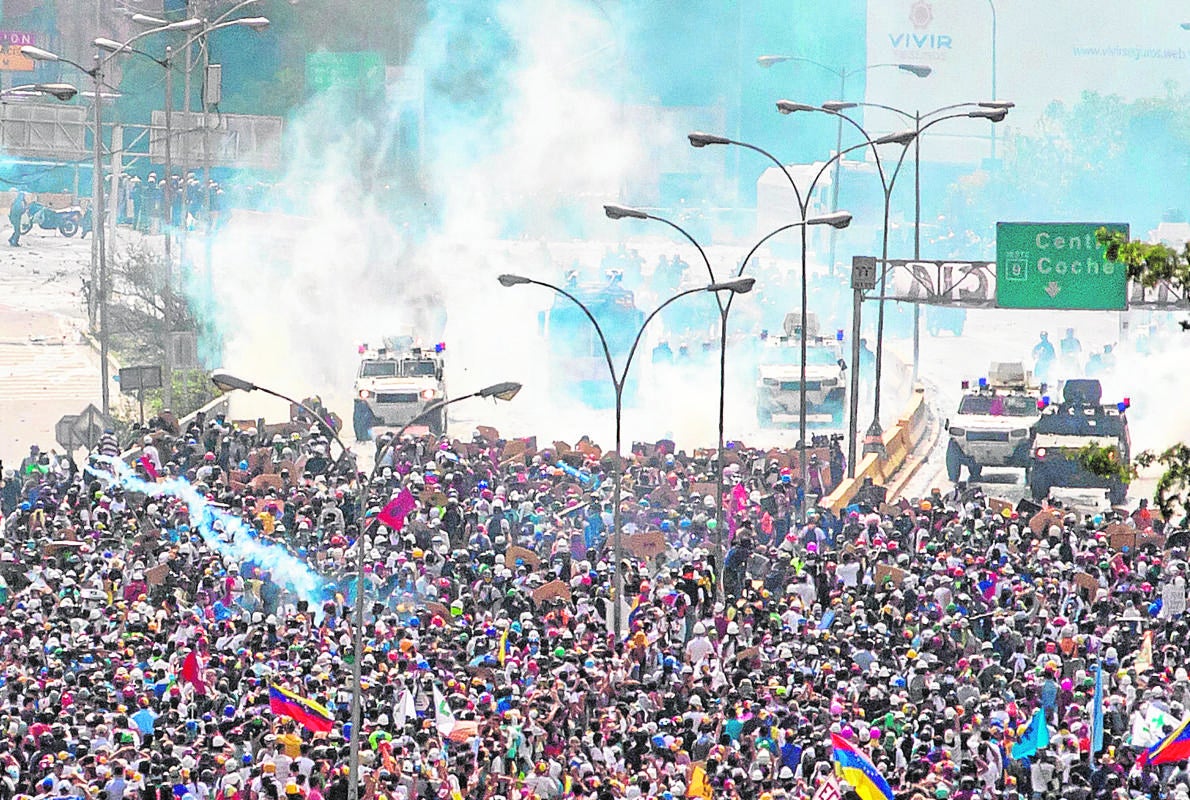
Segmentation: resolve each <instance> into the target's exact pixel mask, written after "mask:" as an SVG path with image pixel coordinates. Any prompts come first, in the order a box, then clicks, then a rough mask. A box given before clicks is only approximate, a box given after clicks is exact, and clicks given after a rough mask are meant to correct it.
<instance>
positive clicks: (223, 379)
mask: <svg viewBox="0 0 1190 800" xmlns="http://www.w3.org/2000/svg"><path fill="white" fill-rule="evenodd" d="M211 381H212V383H214V384H215V385H216V386H217V387H218V388H219V389H221V390H223V391H225V392H226V391H232V390H236V389H238V390H239V391H242V392H262V393H264V394H267V395H272V396H273V397H277V398H280V399H281V400H286V401H288V402H290V403H292V404H293V405H296V406H297V407H298V408H301V409H302V410H303V411H305V412H306V413H307V414H309V415H311V416H312V417H314V418H315V419H316V420H318V422H319V424H320V426H321V427H322V428H323V429H324V430H326V431H327V433H329V434H330V435H331V436H332V437H333V438H334V440H335V441H336V442H338V443H339V447H340V448H342V450H343V453H342V455H341V457H340V459H341V460H348V459H350V461H351V467H352V472H353V477H354V480H355V483H356V489H357V491H358V493H359V503H358V507H357V514H358V522H357V525H358V531H357V533H356V539H355V543H356V573H355V580H356V584H355V622H354V624H353V625H352V643H353V653H354V658H353V662H352V665H351V737H350V756H349V759H350V760H349V762H348V779H347V780H348V782H347V797H348V798H349V800H359V734H360V716H361V704H362V685H363V670H362V662H363V656H364V563H365V557H366V553H367V542H368V538H367V531H366V530H365V527H364V523H365V521H366V519H365V518H366V516H367V513H368V487H369V486H371V482H372V479H373V478H375V477H376V473H377V472H378V471H379V468H380V462H381V459H380V458H377V459H376V463H375V464H374V465H373V466H372V472H371V474H370V475H369V476H368V480H367V482H365V481H363V480H361V477H362V476H361V475H360V472H359V469H358V461H357V459H356V457H355V454H354V453H352V452H351V451H350V450H349V449H348V448H347V445H345V444H343V440H342V439H340V438H339V434H338V432H337V431H336V430H335V429H334V428H333V427H331V426H330V425H329V424H328V423H327V421H326V420H324V419H322V418H321V417H320V416H318V415H317V414H315V413H314V412H313V411H312V410H311V409H309V408H307V407H306V406H305V405H303V404H302V403H299V402H298V401H297V400H294V399H293V398H292V397H289V396H288V395H284V394H282V393H280V392H278V391H275V390H273V389H268V388H266V387H264V386H258V385H257V384H255V383H252V382H251V381H247V380H244V379H243V378H238V377H236V376H234V375H231V374H229V373H227V372H224V371H222V370H217V371H215V372H212V373H211ZM520 390H521V384H519V383H515V382H513V381H503V382H501V383H494V384H492V385H491V386H486V387H484V388H483V389H480V390H479V391H477V392H472V393H471V394H465V395H462V396H461V397H454V398H451V399H450V400H441V401H439V402H437V403H431V404H430V405H428V406H426V407H425V408H424V409H422V412H421V413H420V414H418V415H417V416H415V417H414V418H413V419H411V420H409V421H408V422H406V423H405V425H404V426H403V427H402V428H401V429H400V430H398V431H397V433H396V435H394V437H393V440H392V441H393V442H394V443H395V442H400V441H401V437H402V436H404V435H405V432H406V431H408V430H409V429H410V428H411V427H413V426H414V425H417V424H418V423H419V422H422V421H424V420H426V419H429V418H430V417H432V416H433V415H435V414H437V413H439V412H441V411H442V410H443V409H445V408H446V407H447V406H449V405H453V404H454V403H461V402H462V401H464V400H470V399H472V398H476V397H482V398H493V399H496V400H512V398H514V397H516V395H517V392H519V391H520ZM390 446H392V445H390Z"/></svg>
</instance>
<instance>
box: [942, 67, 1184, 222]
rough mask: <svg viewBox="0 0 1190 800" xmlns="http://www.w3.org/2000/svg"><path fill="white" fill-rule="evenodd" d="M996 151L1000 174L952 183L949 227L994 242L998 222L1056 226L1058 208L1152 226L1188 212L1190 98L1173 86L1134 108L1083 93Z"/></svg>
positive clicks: (1066, 213) (1071, 214) (1071, 215)
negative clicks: (1142, 221) (1170, 214)
mask: <svg viewBox="0 0 1190 800" xmlns="http://www.w3.org/2000/svg"><path fill="white" fill-rule="evenodd" d="M1011 119H1012V117H1011V115H1010V116H1009V120H1010V121H1011ZM998 147H999V158H1000V161H1001V163H1000V164H999V165H998V167H997V168H995V169H992V170H989V171H987V172H985V173H977V175H976V176H972V177H970V178H967V179H963V180H958V181H955V182H954V183H953V184H952V185H951V188H950V194H949V197H948V206H949V211H948V214H947V216H948V223H949V225H950V227H952V228H953V229H955V230H964V229H966V230H971V231H975V232H983V231H987V232H988V234H989V235H990V234H991V232H992V231H993V229H994V225H995V223H996V222H998V221H1002V220H1008V219H1018V220H1019V219H1051V218H1053V216H1054V210H1055V209H1060V211H1061V213H1060V215H1059V216H1061V217H1062V218H1064V219H1104V218H1105V217H1112V218H1119V217H1123V218H1131V219H1133V220H1134V221H1139V220H1140V219H1141V218H1142V217H1147V218H1148V219H1150V220H1152V221H1154V222H1155V221H1157V220H1160V219H1161V218H1162V217H1163V216H1164V214H1165V212H1166V211H1167V210H1168V209H1174V208H1179V207H1180V208H1185V204H1186V194H1185V190H1186V187H1187V186H1190V161H1188V160H1187V159H1186V153H1187V152H1190V91H1186V90H1185V89H1178V88H1177V87H1176V85H1173V84H1171V85H1170V87H1169V89H1168V91H1167V92H1166V93H1165V94H1164V95H1161V96H1158V97H1147V98H1141V99H1138V100H1134V101H1127V100H1125V99H1124V98H1122V97H1119V96H1116V95H1103V94H1099V93H1097V92H1085V93H1083V94H1082V95H1081V96H1080V97H1079V98H1078V99H1077V100H1076V101H1075V102H1073V103H1066V102H1055V103H1052V104H1051V105H1050V106H1049V107H1047V108H1046V110H1045V112H1044V113H1043V114H1042V116H1041V118H1040V120H1039V121H1038V123H1037V125H1036V127H1035V128H1033V129H1032V130H1029V131H1028V132H1025V131H1021V130H1012V131H1011V133H1009V134H1008V135H1007V136H1005V137H1004V138H1003V139H1002V140H1000V142H999V144H998ZM1105 208H1108V209H1116V211H1115V212H1113V213H1110V214H1105V211H1104V209H1105ZM1171 221H1176V219H1174V220H1171Z"/></svg>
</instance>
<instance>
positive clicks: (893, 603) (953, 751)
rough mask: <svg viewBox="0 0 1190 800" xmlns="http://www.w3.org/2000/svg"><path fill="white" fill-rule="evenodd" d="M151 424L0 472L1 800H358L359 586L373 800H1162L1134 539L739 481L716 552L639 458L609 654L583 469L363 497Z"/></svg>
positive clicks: (333, 472) (1171, 612)
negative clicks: (75, 453)
mask: <svg viewBox="0 0 1190 800" xmlns="http://www.w3.org/2000/svg"><path fill="white" fill-rule="evenodd" d="M154 423H155V424H154V425H153V426H151V427H150V428H146V429H143V430H138V431H136V432H135V441H133V442H117V441H116V437H115V436H114V435H111V434H108V435H105V437H104V438H103V440H102V441H101V442H100V444H99V446H98V447H97V448H96V449H95V452H94V453H92V454H91V455H90V456H89V458H88V460H87V462H85V463H76V462H75V461H73V460H71V459H70V458H67V457H62V456H57V455H54V454H49V453H43V452H40V451H39V450H38V449H37V448H32V450H31V451H30V454H29V456H28V457H26V458H25V459H24V461H23V462H22V463H21V464H20V466H19V467H14V468H12V469H11V470H9V471H7V472H6V473H5V476H4V487H3V491H2V492H0V503H2V507H3V512H4V517H3V523H2V532H3V537H2V540H0V541H2V542H3V553H2V554H0V576H2V577H0V653H2V657H3V663H2V664H0V731H3V733H2V734H0V765H2V767H3V772H2V773H0V800H10V799H11V798H17V797H20V798H34V799H35V800H45V799H47V798H103V800H121V798H140V799H141V800H144V799H145V798H153V800H165V798H169V797H172V798H176V800H214V799H215V798H218V799H219V800H263V799H270V800H279V798H281V797H282V796H284V797H285V798H286V800H295V799H296V798H304V800H346V797H347V794H348V787H347V776H348V763H349V747H348V743H349V740H350V738H351V726H350V707H351V699H352V686H353V683H352V669H353V661H354V652H355V651H354V639H353V637H354V635H355V633H356V631H355V628H354V625H353V600H354V597H355V593H356V591H357V589H358V588H359V586H360V585H361V583H362V587H363V591H364V593H365V599H366V602H365V618H364V626H363V631H362V633H363V642H364V647H363V658H362V661H361V664H360V667H361V670H362V688H363V692H362V724H361V726H360V736H361V751H362V753H361V789H360V796H361V797H365V798H368V800H372V799H373V798H393V799H394V800H396V799H397V798H401V799H407V798H465V799H466V800H478V799H479V798H483V799H484V800H493V799H494V798H504V799H505V800H512V798H523V797H541V798H598V799H599V800H605V799H606V798H664V799H665V800H669V799H670V798H684V797H706V798H709V797H714V798H729V799H731V800H735V799H737V798H738V799H739V800H780V798H785V799H786V800H792V799H793V798H810V797H812V796H817V797H834V796H837V797H844V798H846V797H855V796H862V797H864V798H865V800H870V798H871V797H872V795H871V794H870V792H871V791H872V786H874V785H876V784H872V786H853V785H850V784H849V782H848V781H839V779H838V777H836V773H835V770H834V764H835V763H836V761H837V757H836V747H835V746H833V745H832V735H833V736H834V737H835V739H836V740H845V742H846V743H847V744H848V747H850V748H854V749H855V750H856V751H857V752H859V753H862V754H863V755H864V757H865V758H866V759H868V760H869V761H870V763H871V766H872V768H873V770H874V771H875V772H876V773H878V774H879V776H882V777H883V779H884V780H886V781H887V783H888V784H889V785H891V792H892V793H893V794H894V795H895V796H896V797H898V798H914V797H924V798H946V797H950V798H955V799H956V800H972V799H973V798H1050V797H1054V798H1058V797H1060V798H1075V799H1078V800H1083V799H1085V798H1117V797H1149V798H1154V799H1155V798H1161V797H1168V798H1186V797H1187V786H1190V775H1188V774H1187V772H1186V770H1185V765H1184V763H1181V762H1176V761H1175V762H1172V763H1166V764H1161V763H1159V762H1160V761H1161V760H1162V759H1160V758H1157V757H1153V758H1152V759H1151V760H1152V761H1154V762H1158V763H1157V764H1156V765H1149V766H1140V765H1137V763H1136V761H1137V758H1138V755H1140V754H1141V753H1144V752H1145V751H1146V749H1147V748H1149V747H1152V746H1154V745H1156V744H1157V743H1158V742H1159V740H1161V739H1162V737H1163V736H1165V735H1166V734H1169V733H1171V732H1173V733H1174V734H1176V733H1177V731H1176V729H1177V727H1178V726H1179V725H1180V723H1181V721H1182V720H1183V719H1184V718H1185V717H1186V716H1187V714H1188V712H1187V709H1186V703H1187V693H1188V692H1190V682H1188V680H1187V671H1186V668H1185V666H1184V665H1185V664H1186V649H1187V647H1188V637H1190V629H1188V627H1187V621H1186V618H1185V613H1184V612H1185V605H1186V603H1185V595H1186V577H1185V575H1186V562H1185V560H1184V555H1185V550H1184V544H1179V543H1178V541H1177V537H1176V536H1171V537H1170V538H1168V539H1165V538H1163V537H1162V536H1161V535H1160V534H1161V532H1162V524H1161V522H1160V520H1157V519H1154V518H1153V516H1152V515H1151V513H1150V512H1149V510H1148V509H1147V508H1141V509H1139V510H1138V511H1136V513H1134V514H1129V513H1127V512H1126V511H1119V512H1115V513H1112V514H1107V515H1100V516H1087V515H1084V514H1079V513H1073V512H1069V511H1062V510H1058V511H1052V510H1050V509H1048V508H1047V509H1045V510H1044V511H1042V512H1036V510H1035V509H1027V508H1024V507H1022V508H1020V509H1015V510H1014V509H1011V508H1007V507H1004V506H1003V505H1002V504H999V503H995V502H994V501H993V500H992V499H989V498H984V497H983V496H982V495H980V493H979V492H978V491H974V490H966V489H964V488H963V487H961V486H960V487H956V488H955V489H954V490H951V491H948V492H947V493H945V494H943V493H942V492H939V491H935V492H934V493H933V494H932V496H931V497H928V498H924V499H920V500H915V501H913V502H912V503H908V502H902V503H900V504H899V505H895V506H890V505H887V504H885V503H878V502H877V500H876V499H864V501H863V502H859V503H857V504H855V505H852V506H849V507H847V508H845V509H843V510H842V511H841V512H840V514H838V515H836V514H833V513H831V511H830V510H829V509H827V508H824V507H821V506H818V505H815V504H814V498H813V496H812V495H811V497H810V498H806V497H805V496H804V495H803V493H802V492H801V489H800V487H799V483H798V480H797V473H798V470H797V469H796V466H794V468H792V469H791V468H790V466H788V464H787V462H784V465H783V462H779V461H776V460H773V459H771V458H770V457H768V456H767V455H766V454H765V453H763V452H760V451H750V450H746V449H743V448H737V449H736V451H735V452H734V454H733V458H732V461H733V463H731V464H730V465H725V469H724V477H725V480H726V481H727V487H728V488H727V491H726V492H725V505H726V507H725V509H724V518H725V522H724V524H723V527H722V528H719V527H717V525H716V514H715V498H714V495H713V494H708V493H706V491H705V489H706V485H707V484H708V482H712V483H713V481H714V480H715V464H714V463H713V461H711V460H710V459H709V458H707V457H696V456H690V455H687V454H685V453H682V452H672V448H667V447H665V446H662V447H658V448H652V447H650V448H645V449H643V450H642V451H640V452H638V453H636V454H635V455H634V456H633V460H632V462H631V464H630V465H629V468H628V469H626V471H625V484H624V492H623V497H624V505H623V531H624V537H625V542H624V544H625V548H624V549H625V558H624V561H623V562H622V563H621V564H620V565H619V567H620V570H621V575H620V577H621V578H622V580H623V586H624V589H623V595H622V597H623V600H622V605H620V607H619V613H618V616H619V617H620V625H621V626H622V630H621V632H620V635H619V636H617V635H616V631H615V628H616V617H617V610H616V608H615V605H614V604H615V601H614V597H613V591H612V587H613V586H614V584H615V578H616V576H615V572H616V564H615V560H614V552H615V550H614V547H613V546H612V545H613V539H614V537H612V536H610V534H609V530H610V527H611V520H612V508H611V505H610V497H611V489H612V487H611V480H610V479H611V473H610V471H609V469H608V463H609V462H608V461H607V460H606V459H605V458H604V457H603V454H601V453H600V452H599V450H598V448H596V447H595V446H593V445H591V444H590V443H589V442H585V441H584V443H583V445H582V447H581V449H578V450H571V451H564V452H557V451H554V450H553V449H552V448H551V450H549V451H545V450H541V451H539V450H537V449H535V448H534V447H532V446H528V447H525V446H524V445H525V444H526V443H523V442H522V443H521V444H520V445H518V446H516V447H509V446H508V443H505V442H503V441H494V440H491V439H484V438H482V437H480V436H479V435H477V436H476V437H475V438H474V439H473V440H470V441H463V442H458V441H454V442H450V441H441V442H439V441H435V440H433V439H431V438H429V437H424V436H419V437H407V438H406V439H405V440H403V441H399V442H393V441H391V438H389V437H381V438H380V439H379V440H378V441H377V442H376V445H375V446H376V458H375V462H376V468H375V470H374V471H373V470H368V471H367V472H357V470H358V469H359V467H358V465H356V464H355V463H354V462H353V461H352V460H351V459H350V458H346V457H340V455H339V452H338V448H337V447H336V446H335V444H334V441H333V439H332V438H331V437H329V436H328V435H327V432H326V431H325V429H324V428H323V427H322V426H321V425H319V424H312V421H311V420H308V419H307V420H304V421H299V423H295V424H293V425H291V426H289V427H287V428H285V429H284V430H281V431H279V432H266V431H258V430H256V429H254V428H251V429H250V428H244V429H241V428H237V427H236V426H234V425H232V424H231V423H230V422H228V421H225V420H223V419H222V418H218V419H209V420H208V419H205V418H202V417H199V418H198V419H197V420H196V421H195V422H194V423H193V424H191V425H188V426H183V427H179V426H178V424H177V423H176V422H175V421H174V420H173V419H172V418H171V417H169V416H168V415H164V416H163V417H162V418H159V419H157V420H155V421H154ZM530 444H531V443H530ZM129 446H133V447H134V451H133V452H132V454H131V455H127V454H126V455H125V456H124V461H123V462H121V463H123V464H127V465H128V466H127V467H120V468H116V467H114V466H113V464H112V462H110V461H107V460H106V459H108V458H112V457H118V456H119V454H120V452H121V451H122V450H126V449H127V448H128V447H129ZM371 446H372V445H368V444H361V445H357V449H358V448H370V447H371ZM576 447H578V446H577V445H576ZM510 454H511V455H510ZM179 480H182V481H185V482H187V483H188V484H189V486H190V487H192V491H190V492H186V491H183V490H182V489H181V488H180V487H181V484H180V483H179ZM361 487H362V489H361ZM361 490H362V491H365V492H366V497H365V498H364V502H363V503H362V507H363V508H366V509H367V513H366V514H365V515H364V516H363V518H362V519H361V517H360V514H359V512H358V510H357V509H358V508H360V507H361V503H360V497H359V492H360V491H361ZM405 503H408V504H409V505H411V506H412V509H411V510H409V511H408V513H407V515H406V513H405V511H406V510H407V509H408V505H405ZM394 508H395V509H398V510H399V512H400V513H398V514H397V516H396V517H394V516H393V512H394ZM803 516H804V517H805V522H804V523H802V522H800V520H801V518H802V517H803ZM386 523H387V524H386ZM361 525H362V527H363V529H364V534H363V536H362V537H361V535H360V529H361ZM1153 531H1155V532H1156V533H1155V534H1154V535H1149V534H1150V533H1152V532H1153ZM656 532H659V533H660V534H661V537H663V541H660V543H659V541H658V539H659V537H658V536H657V533H656ZM1138 532H1139V534H1140V535H1139V536H1138V535H1137V534H1138ZM1129 536H1131V537H1132V538H1129ZM361 542H363V543H366V549H365V552H364V558H363V564H364V570H363V576H362V581H361V580H360V579H359V576H358V575H357V573H356V564H357V561H358V557H359V551H358V548H359V547H360V544H361ZM720 546H721V547H722V550H720V549H719V547H720ZM718 552H724V557H723V559H722V566H720V564H719V562H718V561H717V558H716V553H718ZM1097 676H1098V683H1099V686H1098V687H1097V685H1096V684H1097ZM274 690H276V691H274ZM281 690H284V693H285V694H284V696H283V697H282V698H281V699H282V701H283V702H282V703H281V706H280V710H279V707H278V705H277V704H276V702H275V701H276V700H277V699H278V697H280V694H279V692H280V691H281ZM271 695H272V696H273V697H272V700H271V697H270V696H271ZM285 698H289V700H285ZM293 698H296V700H295V699H293ZM285 702H289V703H290V704H291V705H289V706H286V705H285ZM294 703H296V705H293V704H294ZM286 708H289V709H291V711H290V712H286V711H285V709H286ZM293 709H296V711H293ZM1038 712H1040V716H1042V717H1043V718H1044V723H1045V724H1044V725H1042V726H1041V727H1042V728H1044V729H1045V730H1044V731H1041V730H1039V729H1038V724H1037V719H1038V717H1039V714H1038ZM1031 722H1032V723H1033V724H1032V726H1030V723H1031ZM1100 731H1102V737H1101V738H1102V743H1101V745H1100V746H1098V747H1097V746H1096V745H1097V744H1099V742H1097V741H1096V740H1097V739H1099V738H1100V737H1099V736H1098V735H1097V734H1099V732H1100ZM1043 740H1044V741H1043ZM1046 741H1047V742H1048V743H1045V742H1046ZM1014 748H1015V750H1016V753H1015V754H1014ZM842 774H843V775H846V774H848V773H847V772H846V771H845V772H844V773H842ZM850 774H854V772H852V773H850ZM816 792H817V793H818V794H817V795H816ZM832 792H834V794H832ZM857 792H858V794H857Z"/></svg>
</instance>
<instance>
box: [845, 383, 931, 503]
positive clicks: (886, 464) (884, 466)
mask: <svg viewBox="0 0 1190 800" xmlns="http://www.w3.org/2000/svg"><path fill="white" fill-rule="evenodd" d="M929 423H930V409H929V405H928V404H927V403H926V397H925V388H924V387H921V386H915V387H914V388H913V396H912V397H910V398H909V402H908V403H907V404H906V406H905V409H904V411H902V413H901V416H900V417H899V418H898V419H897V421H896V423H895V424H894V425H892V426H891V427H890V428H889V429H888V430H886V431H885V432H884V436H883V437H882V441H883V444H884V453H885V455H884V456H883V457H881V456H879V455H877V454H876V453H869V454H868V455H866V456H864V457H863V458H862V459H861V460H860V462H859V463H858V464H857V465H856V467H855V477H854V478H845V479H844V480H843V482H842V483H840V484H839V485H838V486H836V487H835V490H834V491H833V492H831V493H830V494H829V495H827V496H826V497H825V498H823V501H822V505H823V506H824V507H826V508H829V509H830V510H831V511H832V512H834V513H836V514H837V513H839V512H840V511H842V510H843V509H844V508H846V507H847V506H848V505H850V504H851V500H852V498H854V497H855V494H856V492H857V491H859V488H860V487H861V486H863V484H864V479H865V478H871V479H872V482H873V483H876V484H885V483H887V482H888V480H889V479H890V478H891V477H892V476H893V475H895V474H896V472H897V470H899V469H900V468H901V466H902V465H903V464H904V463H905V460H906V459H907V458H908V457H909V455H910V454H911V453H912V452H913V451H914V449H915V448H916V447H917V446H918V445H919V444H920V443H921V440H922V438H923V437H924V436H925V435H926V433H927V432H928V431H929V428H930V424H929Z"/></svg>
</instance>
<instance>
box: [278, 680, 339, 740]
mask: <svg viewBox="0 0 1190 800" xmlns="http://www.w3.org/2000/svg"><path fill="white" fill-rule="evenodd" d="M269 710H270V711H272V712H273V713H274V714H279V715H280V716H283V717H289V718H290V719H292V720H294V721H295V722H299V723H301V724H302V725H304V726H305V727H307V728H308V729H310V730H311V731H314V732H315V733H329V732H330V731H331V729H332V728H334V727H335V720H334V718H333V717H332V716H331V712H329V711H327V710H326V708H324V707H323V706H321V705H319V704H318V703H316V702H314V701H313V700H310V699H308V698H305V697H302V696H301V695H299V694H294V693H293V692H291V691H289V690H288V689H282V688H281V687H280V686H270V687H269Z"/></svg>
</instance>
